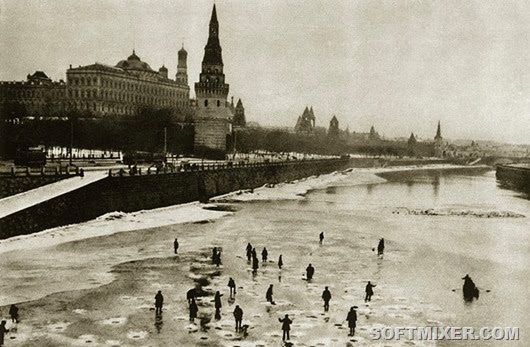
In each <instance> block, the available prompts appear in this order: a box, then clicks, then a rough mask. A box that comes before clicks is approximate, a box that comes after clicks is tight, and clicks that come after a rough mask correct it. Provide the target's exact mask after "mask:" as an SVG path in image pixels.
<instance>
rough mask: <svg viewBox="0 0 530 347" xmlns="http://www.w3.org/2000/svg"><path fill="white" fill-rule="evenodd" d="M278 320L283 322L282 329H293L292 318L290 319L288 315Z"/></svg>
mask: <svg viewBox="0 0 530 347" xmlns="http://www.w3.org/2000/svg"><path fill="white" fill-rule="evenodd" d="M278 320H279V321H280V322H281V323H282V330H283V331H289V330H291V324H292V323H293V321H292V320H290V319H289V318H287V317H285V318H279V319H278Z"/></svg>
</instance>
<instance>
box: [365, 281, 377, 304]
mask: <svg viewBox="0 0 530 347" xmlns="http://www.w3.org/2000/svg"><path fill="white" fill-rule="evenodd" d="M374 287H375V284H372V283H370V281H368V284H366V288H365V292H366V296H365V297H364V302H367V301H372V295H374V290H373V288H374Z"/></svg>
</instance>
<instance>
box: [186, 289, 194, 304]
mask: <svg viewBox="0 0 530 347" xmlns="http://www.w3.org/2000/svg"><path fill="white" fill-rule="evenodd" d="M195 296H196V291H195V288H191V289H190V290H188V291H187V292H186V300H188V304H191V301H192V300H194V299H195Z"/></svg>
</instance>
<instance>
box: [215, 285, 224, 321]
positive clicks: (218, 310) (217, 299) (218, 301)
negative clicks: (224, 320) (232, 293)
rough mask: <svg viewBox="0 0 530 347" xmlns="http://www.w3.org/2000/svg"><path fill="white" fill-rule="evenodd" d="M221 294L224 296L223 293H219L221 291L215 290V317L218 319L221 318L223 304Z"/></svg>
mask: <svg viewBox="0 0 530 347" xmlns="http://www.w3.org/2000/svg"><path fill="white" fill-rule="evenodd" d="M221 296H223V294H221V293H219V291H216V292H215V297H214V302H215V319H217V320H219V319H221V307H222V306H223V305H222V304H221Z"/></svg>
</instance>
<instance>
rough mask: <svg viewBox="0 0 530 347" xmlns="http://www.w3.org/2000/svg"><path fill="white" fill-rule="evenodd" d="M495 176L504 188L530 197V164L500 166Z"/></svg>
mask: <svg viewBox="0 0 530 347" xmlns="http://www.w3.org/2000/svg"><path fill="white" fill-rule="evenodd" d="M495 176H496V178H497V181H498V182H499V183H500V185H501V186H502V187H505V188H508V189H512V190H516V191H520V192H522V193H525V194H527V195H528V196H530V164H527V165H522V164H519V165H498V166H497V170H496V173H495Z"/></svg>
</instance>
